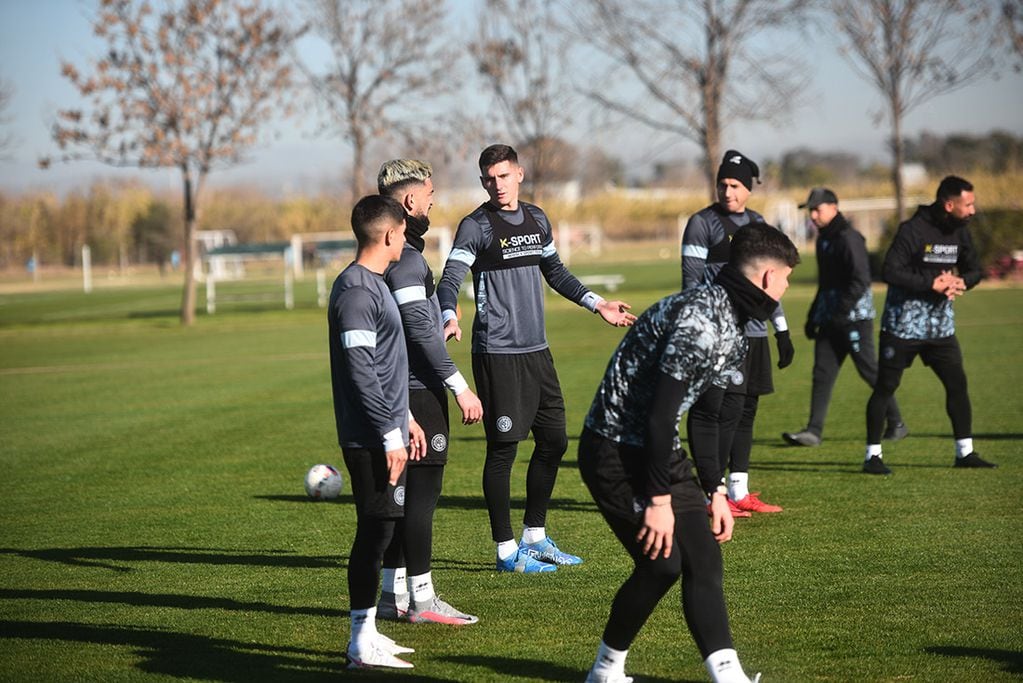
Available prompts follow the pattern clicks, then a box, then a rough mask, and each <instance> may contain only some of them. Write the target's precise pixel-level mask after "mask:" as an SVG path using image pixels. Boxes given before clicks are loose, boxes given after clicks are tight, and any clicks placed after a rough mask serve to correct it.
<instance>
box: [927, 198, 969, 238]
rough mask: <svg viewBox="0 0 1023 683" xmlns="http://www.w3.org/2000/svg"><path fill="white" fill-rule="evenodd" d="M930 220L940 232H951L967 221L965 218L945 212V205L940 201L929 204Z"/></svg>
mask: <svg viewBox="0 0 1023 683" xmlns="http://www.w3.org/2000/svg"><path fill="white" fill-rule="evenodd" d="M931 220H933V221H934V224H935V225H936V226H938V228H939V229H940V230H941V231H942V232H953V231H955V230H958V229H959V228H965V227H966V225H967V223H969V219H967V218H956V217H955V216H953V215H952V214H950V213H946V212H945V205H944V204H942V203H941V202H934V203H933V204H931Z"/></svg>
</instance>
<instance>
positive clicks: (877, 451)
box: [863, 443, 882, 460]
mask: <svg viewBox="0 0 1023 683" xmlns="http://www.w3.org/2000/svg"><path fill="white" fill-rule="evenodd" d="M875 455H876V456H877V457H879V458H880V457H882V456H881V444H879V443H868V444H867V456H866V457H865V458H863V459H864V460H870V459H871V458H872V457H874V456H875Z"/></svg>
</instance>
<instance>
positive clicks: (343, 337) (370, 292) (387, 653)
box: [327, 195, 426, 669]
mask: <svg viewBox="0 0 1023 683" xmlns="http://www.w3.org/2000/svg"><path fill="white" fill-rule="evenodd" d="M352 231H353V232H354V233H355V239H356V242H357V244H358V246H357V251H356V255H355V261H354V262H352V263H351V264H349V266H348V267H347V268H345V269H344V270H343V271H342V272H341V274H340V275H338V276H337V279H336V280H335V281H334V286H333V288H332V289H331V292H330V307H329V308H328V310H327V321H328V328H329V333H330V337H329V341H330V378H331V384H332V386H333V394H334V417H335V421H336V423H337V437H338V443H339V444H340V445H341V452H342V455H343V456H344V461H345V466H346V467H347V468H348V476H349V479H350V480H351V482H352V495H353V497H354V498H355V513H356V518H357V523H356V529H355V540H354V542H353V543H352V550H351V553H350V554H349V557H348V596H349V602H350V608H351V622H352V625H351V639H350V640H349V642H348V647H347V649H346V652H345V655H346V658H347V659H348V662H349V666H350V667H353V668H360V667H390V668H398V669H410V668H412V664H411V663H409V662H407V661H405V660H404V659H399V658H398V657H397V656H396V655H399V654H403V653H409V652H412V650H411V649H410V648H406V647H402V646H400V645H398V644H396V643H395V642H394V641H393V640H391V639H390V638H387V637H386V636H384V635H382V634H380V633H378V632H377V630H376V607H375V606H374V605H375V604H376V597H377V587H378V585H379V582H380V562H381V559H382V557H383V554H384V549H385V548H387V546H388V544H389V543H390V541H391V537H392V535H393V534H394V527H395V524H396V522H397V520H398V519H400V518H401V517H402V515H403V513H404V501H405V463H406V461H407V460H408V458H409V457H411V458H412V459H413V460H415V459H418V458H420V457H422V455H423V453H424V451H425V448H426V444H425V440H424V437H423V430H422V429H420V428H419V426H418V425H417V424H416V423H415V420H413V419H412V415H411V413H410V412H409V408H408V356H407V354H406V351H405V338H404V335H403V334H402V329H401V316H400V315H399V313H398V306H397V304H395V303H394V298H393V297H392V296H391V293H390V291H389V290H388V289H387V284H386V283H385V282H384V277H383V273H384V270H385V269H386V268H387V266H388V264H390V263H394V262H396V261H398V259H399V258H400V257H401V251H402V247H403V246H404V244H405V211H404V209H402V207H401V204H399V203H398V202H396V201H394V200H393V199H391V198H390V197H381V196H379V195H371V196H369V197H363V198H362V199H360V200H359V201H358V203H356V205H355V208H354V209H352Z"/></svg>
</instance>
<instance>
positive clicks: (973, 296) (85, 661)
mask: <svg viewBox="0 0 1023 683" xmlns="http://www.w3.org/2000/svg"><path fill="white" fill-rule="evenodd" d="M577 270H578V272H580V273H596V272H622V273H624V274H626V276H627V278H628V280H627V282H626V288H625V289H623V291H622V292H620V295H621V296H622V298H625V299H627V300H629V301H630V302H632V303H633V304H634V305H635V308H636V310H642V309H643V308H644V307H645V306H647V305H649V303H651V302H652V301H654V300H655V299H656V298H658V297H659V296H661V295H663V294H665V293H667V292H668V291H669V290H670V289H672V288H674V287H675V286H676V284H677V278H678V267H677V262H676V259H675V254H671V255H670V257H668V258H664V259H661V260H657V261H650V262H647V263H635V262H633V263H626V264H619V265H613V264H606V263H605V264H589V265H586V266H580V267H579V268H578V269H577ZM812 274H813V264H812V263H807V264H805V265H803V266H801V267H800V269H799V270H798V271H797V278H794V279H796V280H797V281H798V282H802V283H806V282H807V280H808V279H810V278H812ZM811 295H812V289H811V288H810V287H809V286H808V285H806V284H797V285H795V286H794V287H793V289H792V291H791V292H790V295H789V297H788V298H787V301H786V304H787V308H788V310H789V311H790V314H789V317H790V320H792V321H793V326H794V327H795V328H796V329H799V327H800V323H801V322H802V318H803V314H804V312H805V310H806V306H807V304H808V303H809V299H810V297H811ZM296 296H297V299H298V301H299V308H298V309H297V310H295V311H290V312H287V311H283V310H277V308H276V307H275V305H274V304H263V305H248V306H223V307H222V308H221V311H220V312H218V313H217V315H215V316H206V315H205V314H200V315H199V317H198V321H197V324H196V325H195V326H194V327H193V328H191V329H182V328H180V327H179V326H178V325H177V321H176V308H177V305H178V301H179V293H178V289H177V287H176V285H174V284H172V285H170V286H163V287H161V286H153V287H149V288H136V289H114V288H111V289H98V290H97V291H95V292H93V293H92V294H90V295H84V294H81V293H80V292H78V293H76V292H71V291H68V292H45V293H31V292H29V293H19V294H6V295H0V397H2V401H0V444H2V446H0V467H2V470H3V473H4V476H3V481H4V486H3V496H2V498H0V529H2V536H0V680H12V681H21V680H25V681H27V680H32V681H37V680H46V681H79V680H90V681H115V680H153V681H156V680H180V679H190V680H218V681H238V682H243V681H244V682H246V683H248V682H250V681H306V680H329V679H331V678H340V677H341V676H348V675H349V674H346V673H344V672H342V670H341V658H340V652H341V648H342V647H343V645H344V642H345V639H346V637H347V629H348V623H347V618H346V616H345V612H344V610H345V609H346V608H347V598H346V590H345V555H346V552H347V549H348V548H349V547H350V544H351V540H352V533H353V530H354V522H355V517H354V510H353V506H352V504H351V499H350V496H349V495H347V494H348V490H347V488H346V489H345V492H344V494H343V495H342V498H341V499H340V500H339V501H337V502H334V503H312V502H309V501H307V500H305V498H304V493H303V491H302V477H303V475H304V473H305V470H306V469H307V468H308V467H309V466H311V465H312V464H314V463H316V462H331V463H334V464H335V465H340V464H341V461H340V456H339V453H338V450H337V447H336V435H335V433H334V423H333V414H332V408H331V403H330V389H329V376H328V371H327V353H326V330H325V324H324V323H325V320H324V313H323V311H322V310H320V309H318V308H316V307H315V305H314V302H315V292H314V288H313V286H312V285H311V284H310V283H308V282H307V283H303V284H302V285H301V286H300V287H299V288H298V291H297V293H296ZM879 300H880V296H879ZM547 304H548V321H549V335H550V338H551V344H552V348H553V351H554V355H555V359H556V362H557V364H558V370H559V373H560V375H561V381H562V385H563V388H564V392H565V396H566V400H567V404H568V410H569V431H570V436H571V437H572V439H573V442H572V444H571V446H570V450H569V454H568V455H567V456H566V459H565V463H564V467H563V470H562V473H561V476H560V478H559V481H558V485H557V488H556V490H555V494H554V499H555V500H554V503H553V505H552V511H551V514H550V518H549V526H550V528H551V529H552V532H553V534H554V535H555V537H556V538H557V540H558V542H559V543H560V544H561V545H562V546H563V547H564V548H566V549H567V550H569V551H571V552H575V553H578V554H580V555H582V556H584V557H585V558H586V559H587V562H586V564H584V565H582V566H580V567H576V568H568V569H564V570H562V571H559V572H557V574H554V575H549V576H539V577H533V576H530V577H524V576H519V575H515V576H507V575H498V574H496V573H495V572H494V571H493V570H492V554H493V547H492V544H491V542H490V540H489V528H488V524H487V519H486V509H485V506H484V503H483V499H482V494H481V491H480V484H479V480H480V469H481V466H482V461H483V458H482V451H483V442H482V429H481V428H480V427H478V426H477V427H472V428H463V427H456V428H455V429H454V431H453V434H452V439H451V462H450V464H449V466H448V468H447V475H446V484H445V497H444V499H443V500H442V501H441V504H440V509H439V510H438V512H437V517H436V528H437V534H436V543H435V565H434V575H435V582H436V584H437V586H438V588H439V590H440V592H441V594H442V595H443V596H444V597H445V598H446V599H448V600H450V601H451V602H452V603H453V604H454V605H456V606H458V607H460V608H462V609H465V610H468V611H471V612H473V613H475V614H478V615H479V616H480V618H481V623H480V624H479V625H477V626H473V627H467V628H464V629H460V630H453V629H448V628H444V627H432V626H413V625H407V624H401V625H393V624H385V625H384V626H383V629H384V631H385V632H387V633H388V634H389V635H391V636H392V637H395V638H397V639H398V640H399V641H401V642H403V643H406V644H408V645H411V646H413V647H415V648H416V649H417V650H418V652H417V653H416V654H415V655H413V656H412V660H413V661H414V662H415V664H416V669H415V670H414V671H412V672H409V673H408V674H392V675H390V676H383V675H379V674H374V673H371V672H358V673H357V674H354V675H352V678H353V679H355V680H383V679H387V678H390V679H394V680H402V679H404V680H409V681H562V680H565V681H572V680H582V678H583V677H584V675H585V674H584V672H585V670H586V668H587V667H588V666H589V664H590V662H591V659H592V656H593V654H594V651H595V648H596V645H597V643H598V641H599V638H600V633H601V630H602V628H603V622H604V620H605V618H606V614H607V610H608V605H609V604H610V600H611V597H612V595H613V594H614V592H615V590H616V589H617V587H618V585H619V584H620V582H621V581H622V579H623V578H624V577H625V576H626V574H627V573H628V571H629V565H628V562H627V560H626V557H625V555H624V553H623V552H622V551H621V550H620V548H619V546H618V545H617V543H616V542H615V541H614V539H613V537H612V535H611V533H610V531H609V530H608V529H607V528H606V526H605V525H604V523H603V521H602V520H601V518H600V516H599V514H598V513H597V512H596V510H595V508H594V507H593V504H592V502H591V501H590V499H589V497H588V495H587V493H586V490H585V488H584V487H583V485H582V482H581V480H580V478H579V474H578V470H577V467H576V461H575V452H574V450H575V436H576V435H577V434H578V431H579V427H580V424H581V421H582V418H583V415H584V413H585V411H586V409H587V408H588V405H589V402H590V399H591V397H592V392H593V390H594V389H595V387H596V385H597V383H598V381H599V379H600V376H601V373H602V371H603V368H604V366H605V364H606V361H607V357H608V355H609V354H610V352H611V350H612V349H613V347H614V345H615V344H616V342H617V340H618V339H619V338H620V335H621V332H620V331H617V330H614V329H612V328H609V327H606V326H604V325H603V324H602V323H600V321H599V320H598V319H597V318H596V317H595V316H592V315H589V314H587V313H585V312H583V311H581V310H579V309H577V308H576V307H574V306H572V305H571V304H568V303H566V302H563V301H561V300H559V299H557V298H556V297H554V296H551V297H549V298H548V301H547ZM200 305H202V300H201V297H200ZM957 309H958V316H959V324H958V327H959V332H960V337H961V341H962V345H963V348H964V350H965V354H966V364H967V372H968V374H969V377H970V382H971V384H970V390H971V395H972V399H973V406H974V422H975V431H976V435H977V446H978V450H979V451H980V452H981V453H982V454H983V455H984V457H985V458H989V459H991V460H994V461H995V462H997V463H999V465H1000V467H999V469H998V470H995V471H986V472H980V471H978V472H974V471H957V470H953V469H952V468H951V467H950V465H951V461H952V446H951V437H950V434H949V425H948V420H947V418H946V416H945V413H944V404H943V394H942V391H941V387H940V384H939V383H938V381H937V379H936V378H935V377H934V376H933V375H932V374H931V373H930V372H929V371H927V370H925V369H923V368H922V367H921V366H919V365H917V366H914V368H913V369H912V370H910V371H909V372H907V374H906V378H905V382H904V385H903V387H902V389H901V390H900V392H899V394H898V397H899V399H900V401H901V404H902V408H903V413H904V415H905V417H906V420H907V423H908V424H909V426H910V429H911V432H912V435H911V437H910V438H909V439H907V440H905V441H903V442H900V443H898V444H896V445H893V446H890V447H888V449H887V450H886V460H887V461H888V462H889V464H890V465H891V467H892V468H893V469H894V471H895V474H894V476H892V477H889V478H875V477H866V476H863V475H860V474H859V473H858V470H859V466H860V462H861V459H862V448H863V446H862V441H863V431H864V427H863V413H864V406H865V403H866V399H867V396H868V389H867V387H866V386H865V385H864V384H863V383H862V382H861V381H860V380H859V379H858V377H856V375H855V372H854V370H853V369H852V368H851V367H849V368H846V369H845V370H844V371H843V373H842V375H841V377H840V379H839V382H838V386H837V387H836V391H835V399H834V401H833V403H832V408H831V414H830V417H829V421H828V425H827V432H826V440H825V443H824V445H823V446H822V447H820V448H817V449H801V450H800V449H787V448H783V447H782V446H781V442H780V439H779V438H778V435H779V433H780V432H781V431H784V430H790V429H796V428H800V427H802V426H803V425H804V422H805V420H806V411H807V409H808V404H809V388H810V366H811V362H812V358H811V350H810V345H809V343H808V342H806V340H804V339H802V338H801V337H800V335H795V337H796V345H797V346H796V348H797V356H796V362H795V364H794V365H793V366H792V367H791V368H789V369H787V370H785V371H783V372H776V375H775V377H776V383H777V389H778V391H777V393H776V394H774V395H772V396H769V397H765V398H764V399H763V400H762V402H761V413H760V417H759V419H758V423H757V431H756V443H755V450H754V456H753V471H752V476H751V478H752V484H753V486H754V488H755V489H759V490H762V491H764V492H765V493H764V496H765V498H767V499H768V500H770V501H771V502H777V503H780V504H782V505H784V506H785V512H784V513H782V514H780V515H773V516H772V515H761V516H757V517H754V518H753V519H749V520H739V521H738V523H737V526H738V528H737V532H736V535H735V539H734V540H733V541H732V542H730V543H728V544H727V545H726V546H725V547H724V556H725V566H726V591H727V595H728V601H729V608H730V614H731V620H732V628H733V631H734V634H735V639H736V644H737V647H738V649H739V652H740V654H741V656H742V657H743V661H744V663H745V664H746V668H747V670H749V671H758V670H762V671H764V672H765V676H766V678H765V680H766V681H767V683H778V682H788V681H904V680H911V681H937V680H940V681H1009V680H1018V679H1019V676H1020V675H1021V674H1023V617H1021V614H1023V587H1021V574H1023V571H1021V569H1020V567H1021V566H1023V547H1021V538H1023V523H1021V515H1020V509H1021V507H1023V506H1021V503H1023V500H1021V498H1023V496H1021V494H1020V490H1021V485H1023V467H1021V463H1020V458H1019V450H1020V444H1021V442H1023V417H1021V416H1023V393H1021V391H1020V386H1021V385H1023V369H1021V366H1023V344H1021V336H1023V290H1018V289H994V288H990V289H989V288H985V287H981V288H980V289H979V290H977V291H975V292H972V293H970V294H969V295H967V296H966V297H964V299H962V300H961V301H960V302H959V303H958V304H957ZM452 350H453V353H454V355H455V357H456V361H457V362H458V363H459V364H460V365H461V366H462V367H463V368H464V369H466V370H468V367H469V366H468V358H467V351H468V343H467V342H463V343H462V344H461V345H457V346H453V347H452ZM527 455H528V450H527V448H525V447H524V448H523V449H522V454H521V455H520V464H519V466H518V467H517V468H516V471H515V475H514V477H515V478H514V483H513V506H514V507H515V512H514V517H516V518H517V517H518V515H519V514H520V512H519V510H521V507H522V502H523V501H522V498H521V497H522V495H523V493H524V483H523V481H524V472H525V466H524V463H525V461H526V456H527ZM628 669H629V671H630V673H633V674H635V675H637V676H638V677H639V678H638V680H643V681H677V680H684V681H701V680H706V675H705V673H704V671H703V668H702V664H701V662H700V661H699V656H698V654H697V652H696V648H695V646H694V645H693V643H692V640H691V638H690V636H689V634H688V632H687V631H686V628H685V625H684V623H683V622H682V621H681V616H680V610H679V606H678V592H677V591H673V592H672V594H671V596H670V597H667V598H666V599H665V600H664V601H663V603H662V604H661V605H660V607H659V608H658V610H657V611H656V612H655V614H654V615H653V617H652V618H651V619H650V621H649V623H648V624H647V625H646V627H645V628H644V630H643V632H642V633H641V634H640V637H639V639H638V640H637V642H636V643H635V646H634V647H633V650H632V652H631V654H630V657H629V666H628Z"/></svg>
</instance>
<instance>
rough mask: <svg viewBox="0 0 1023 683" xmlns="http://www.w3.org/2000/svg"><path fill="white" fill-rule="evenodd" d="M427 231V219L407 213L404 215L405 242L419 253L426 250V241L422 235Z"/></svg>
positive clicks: (428, 223)
mask: <svg viewBox="0 0 1023 683" xmlns="http://www.w3.org/2000/svg"><path fill="white" fill-rule="evenodd" d="M429 229H430V219H429V217H426V218H419V217H418V216H413V215H411V214H408V213H406V214H405V241H406V242H408V243H409V244H411V245H412V246H413V247H415V248H416V250H417V251H419V252H420V253H422V251H423V249H425V248H426V240H425V239H423V235H425V234H426V231H427V230H429Z"/></svg>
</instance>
